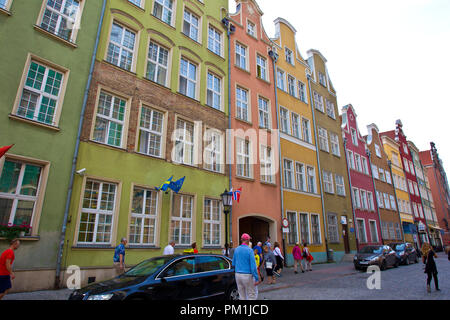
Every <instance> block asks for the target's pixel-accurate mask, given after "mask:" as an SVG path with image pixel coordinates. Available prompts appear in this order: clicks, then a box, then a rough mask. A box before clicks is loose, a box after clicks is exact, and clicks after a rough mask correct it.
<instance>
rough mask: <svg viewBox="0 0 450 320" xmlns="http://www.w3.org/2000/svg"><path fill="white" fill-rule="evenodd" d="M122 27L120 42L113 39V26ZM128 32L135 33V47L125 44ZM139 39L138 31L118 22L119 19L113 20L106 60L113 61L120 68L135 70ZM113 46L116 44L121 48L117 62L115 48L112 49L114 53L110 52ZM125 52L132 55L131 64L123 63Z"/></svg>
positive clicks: (115, 46)
mask: <svg viewBox="0 0 450 320" xmlns="http://www.w3.org/2000/svg"><path fill="white" fill-rule="evenodd" d="M115 25H116V26H117V27H120V28H122V37H121V39H120V43H119V42H115V41H113V40H112V39H111V34H112V32H113V28H114V26H115ZM127 33H130V34H133V35H134V42H133V48H129V47H127V46H126V45H124V41H125V36H126V34H127ZM137 39H138V33H137V32H136V31H134V30H132V29H130V28H128V27H126V26H124V25H123V24H121V23H119V22H117V21H115V20H114V21H113V22H112V25H111V31H110V34H109V41H108V48H107V50H106V61H107V62H109V63H111V64H112V65H115V66H117V67H119V68H122V69H124V70H128V71H134V68H135V60H136V54H135V51H136V43H137ZM111 46H114V49H115V48H118V49H119V52H118V57H117V62H114V52H115V51H114V50H113V51H112V53H113V55H111V54H110V52H111V48H112V47H111ZM124 53H128V54H129V55H131V61H128V62H129V64H123V63H122V62H123V57H124Z"/></svg>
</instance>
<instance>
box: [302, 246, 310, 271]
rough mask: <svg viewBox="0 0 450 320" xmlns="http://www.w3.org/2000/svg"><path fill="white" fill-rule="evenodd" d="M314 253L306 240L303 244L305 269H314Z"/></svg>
mask: <svg viewBox="0 0 450 320" xmlns="http://www.w3.org/2000/svg"><path fill="white" fill-rule="evenodd" d="M312 260H313V259H312V255H311V253H310V252H309V248H308V244H307V243H306V242H305V243H304V244H303V250H302V264H303V266H304V269H305V271H312V269H311V261H312Z"/></svg>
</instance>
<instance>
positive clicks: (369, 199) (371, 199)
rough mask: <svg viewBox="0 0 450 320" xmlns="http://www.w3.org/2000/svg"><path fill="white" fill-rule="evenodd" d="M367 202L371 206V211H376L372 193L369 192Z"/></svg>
mask: <svg viewBox="0 0 450 320" xmlns="http://www.w3.org/2000/svg"><path fill="white" fill-rule="evenodd" d="M367 201H368V204H369V211H375V205H374V203H373V193H372V192H370V191H367Z"/></svg>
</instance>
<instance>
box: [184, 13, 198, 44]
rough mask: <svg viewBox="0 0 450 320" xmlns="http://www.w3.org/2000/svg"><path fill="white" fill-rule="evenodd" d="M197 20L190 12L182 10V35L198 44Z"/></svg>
mask: <svg viewBox="0 0 450 320" xmlns="http://www.w3.org/2000/svg"><path fill="white" fill-rule="evenodd" d="M198 28H199V18H198V17H197V16H196V15H195V14H193V13H192V12H190V11H187V10H184V16H183V33H184V34H185V35H186V36H188V37H189V38H191V39H192V40H194V41H197V42H198Z"/></svg>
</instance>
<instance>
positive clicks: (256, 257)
mask: <svg viewBox="0 0 450 320" xmlns="http://www.w3.org/2000/svg"><path fill="white" fill-rule="evenodd" d="M256 247H257V246H256ZM256 247H255V248H254V249H253V253H254V255H255V263H256V271H258V277H259V282H260V283H261V282H262V276H261V271H260V270H259V267H260V266H261V261H262V260H261V256H260V255H259V253H258V249H257V248H256ZM255 291H256V296H258V285H256V284H255Z"/></svg>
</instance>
